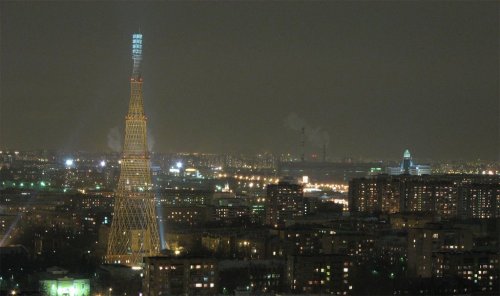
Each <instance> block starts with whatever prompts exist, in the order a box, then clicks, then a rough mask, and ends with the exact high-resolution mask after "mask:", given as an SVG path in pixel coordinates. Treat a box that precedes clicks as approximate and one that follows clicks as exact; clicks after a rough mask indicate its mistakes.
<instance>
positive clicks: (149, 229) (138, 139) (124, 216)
mask: <svg viewBox="0 0 500 296" xmlns="http://www.w3.org/2000/svg"><path fill="white" fill-rule="evenodd" d="M132 59H133V60H134V65H133V71H132V77H131V78H130V103H129V109H128V114H127V116H126V117H125V141H124V146H123V155H122V159H121V171H120V179H119V181H118V189H117V191H116V196H115V207H114V216H113V222H112V224H111V229H110V233H109V240H108V250H107V254H106V258H105V262H106V263H111V264H124V265H128V266H140V265H141V264H142V261H143V257H145V256H154V255H157V254H158V253H159V252H160V239H159V233H158V222H157V219H156V207H155V205H156V203H155V198H154V193H153V191H152V189H153V188H152V187H153V184H152V181H151V165H150V160H149V153H148V147H147V140H146V121H147V118H146V116H145V114H144V104H143V98H142V76H141V61H142V34H133V36H132Z"/></svg>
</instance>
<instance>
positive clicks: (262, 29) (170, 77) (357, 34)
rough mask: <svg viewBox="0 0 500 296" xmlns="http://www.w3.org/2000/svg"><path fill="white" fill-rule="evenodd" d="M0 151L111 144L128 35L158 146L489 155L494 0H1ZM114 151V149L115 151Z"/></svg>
mask: <svg viewBox="0 0 500 296" xmlns="http://www.w3.org/2000/svg"><path fill="white" fill-rule="evenodd" d="M0 22H1V28H0V44H1V52H0V57H1V60H0V62H1V63H0V66H1V68H0V70H1V73H0V74H1V78H0V79H1V80H0V87H1V89H0V90H1V98H0V99H1V122H2V134H1V135H0V146H1V147H10V148H15V149H23V150H24V149H38V148H48V149H62V150H77V149H78V150H89V151H111V150H112V149H115V150H116V149H119V147H120V142H121V141H122V140H121V138H122V136H121V133H122V131H123V128H124V116H125V113H126V110H127V105H128V100H129V84H128V83H129V76H130V73H131V68H132V60H131V57H130V42H131V34H132V33H134V32H136V31H138V30H139V28H140V31H141V32H142V33H143V34H144V47H145V48H144V54H145V57H144V63H143V76H144V81H145V84H144V88H145V90H144V98H145V108H146V112H147V114H148V117H149V122H148V123H149V128H150V134H151V135H152V139H151V145H152V150H153V151H158V152H243V153H255V152H275V153H281V152H290V153H295V154H298V153H299V151H300V147H299V143H300V138H301V135H300V129H301V127H306V132H307V149H308V153H313V152H315V151H317V152H320V151H321V146H322V145H323V143H327V144H328V155H329V157H330V158H331V159H335V158H342V157H346V156H351V157H365V158H392V159H395V158H400V157H401V156H402V153H403V150H404V149H406V148H409V149H410V150H411V151H412V153H413V155H414V157H416V158H417V159H434V160H439V159H477V158H481V159H490V160H496V159H499V156H500V152H499V151H500V148H499V138H500V135H499V122H500V121H499V111H500V109H499V53H500V49H499V40H500V38H499V4H498V3H497V2H495V1H490V2H488V1H476V2H474V1H458V2H452V1H443V2H439V1H428V2H425V3H422V2H406V1H405V2H403V1H401V2H399V1H387V2H382V1H376V2H375V1H374V2H367V1H359V2H341V1H331V2H327V1H324V2H323V1H313V2H300V1H291V2H285V1H276V2H264V1H256V2H226V1H216V2H149V3H138V2H137V3H134V2H104V1H96V2H64V1H52V2H42V3H37V2H34V1H22V2H5V1H4V2H1V3H0ZM117 147H118V148H117Z"/></svg>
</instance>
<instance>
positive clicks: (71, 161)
mask: <svg viewBox="0 0 500 296" xmlns="http://www.w3.org/2000/svg"><path fill="white" fill-rule="evenodd" d="M65 164H66V166H67V167H72V166H73V164H75V161H74V160H73V159H71V158H68V159H66V161H65Z"/></svg>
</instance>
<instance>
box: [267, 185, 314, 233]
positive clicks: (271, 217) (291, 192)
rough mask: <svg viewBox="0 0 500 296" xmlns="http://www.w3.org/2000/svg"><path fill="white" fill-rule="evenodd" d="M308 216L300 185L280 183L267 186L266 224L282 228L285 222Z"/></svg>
mask: <svg viewBox="0 0 500 296" xmlns="http://www.w3.org/2000/svg"><path fill="white" fill-rule="evenodd" d="M307 214H308V204H307V203H306V200H305V199H304V192H303V188H302V185H299V184H291V183H289V182H285V181H280V182H279V183H278V184H269V185H267V197H266V224H268V225H271V226H273V227H281V226H284V225H285V223H286V222H287V221H290V220H293V219H295V218H298V217H302V216H304V215H307Z"/></svg>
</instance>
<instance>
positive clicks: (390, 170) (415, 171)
mask: <svg viewBox="0 0 500 296" xmlns="http://www.w3.org/2000/svg"><path fill="white" fill-rule="evenodd" d="M386 173H387V174H389V175H402V174H409V175H413V176H421V175H430V174H431V173H432V170H431V166H430V165H427V164H415V163H414V162H413V160H412V158H411V154H410V150H408V149H406V150H405V152H404V153H403V160H402V161H401V164H400V166H397V167H387V169H386Z"/></svg>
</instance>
